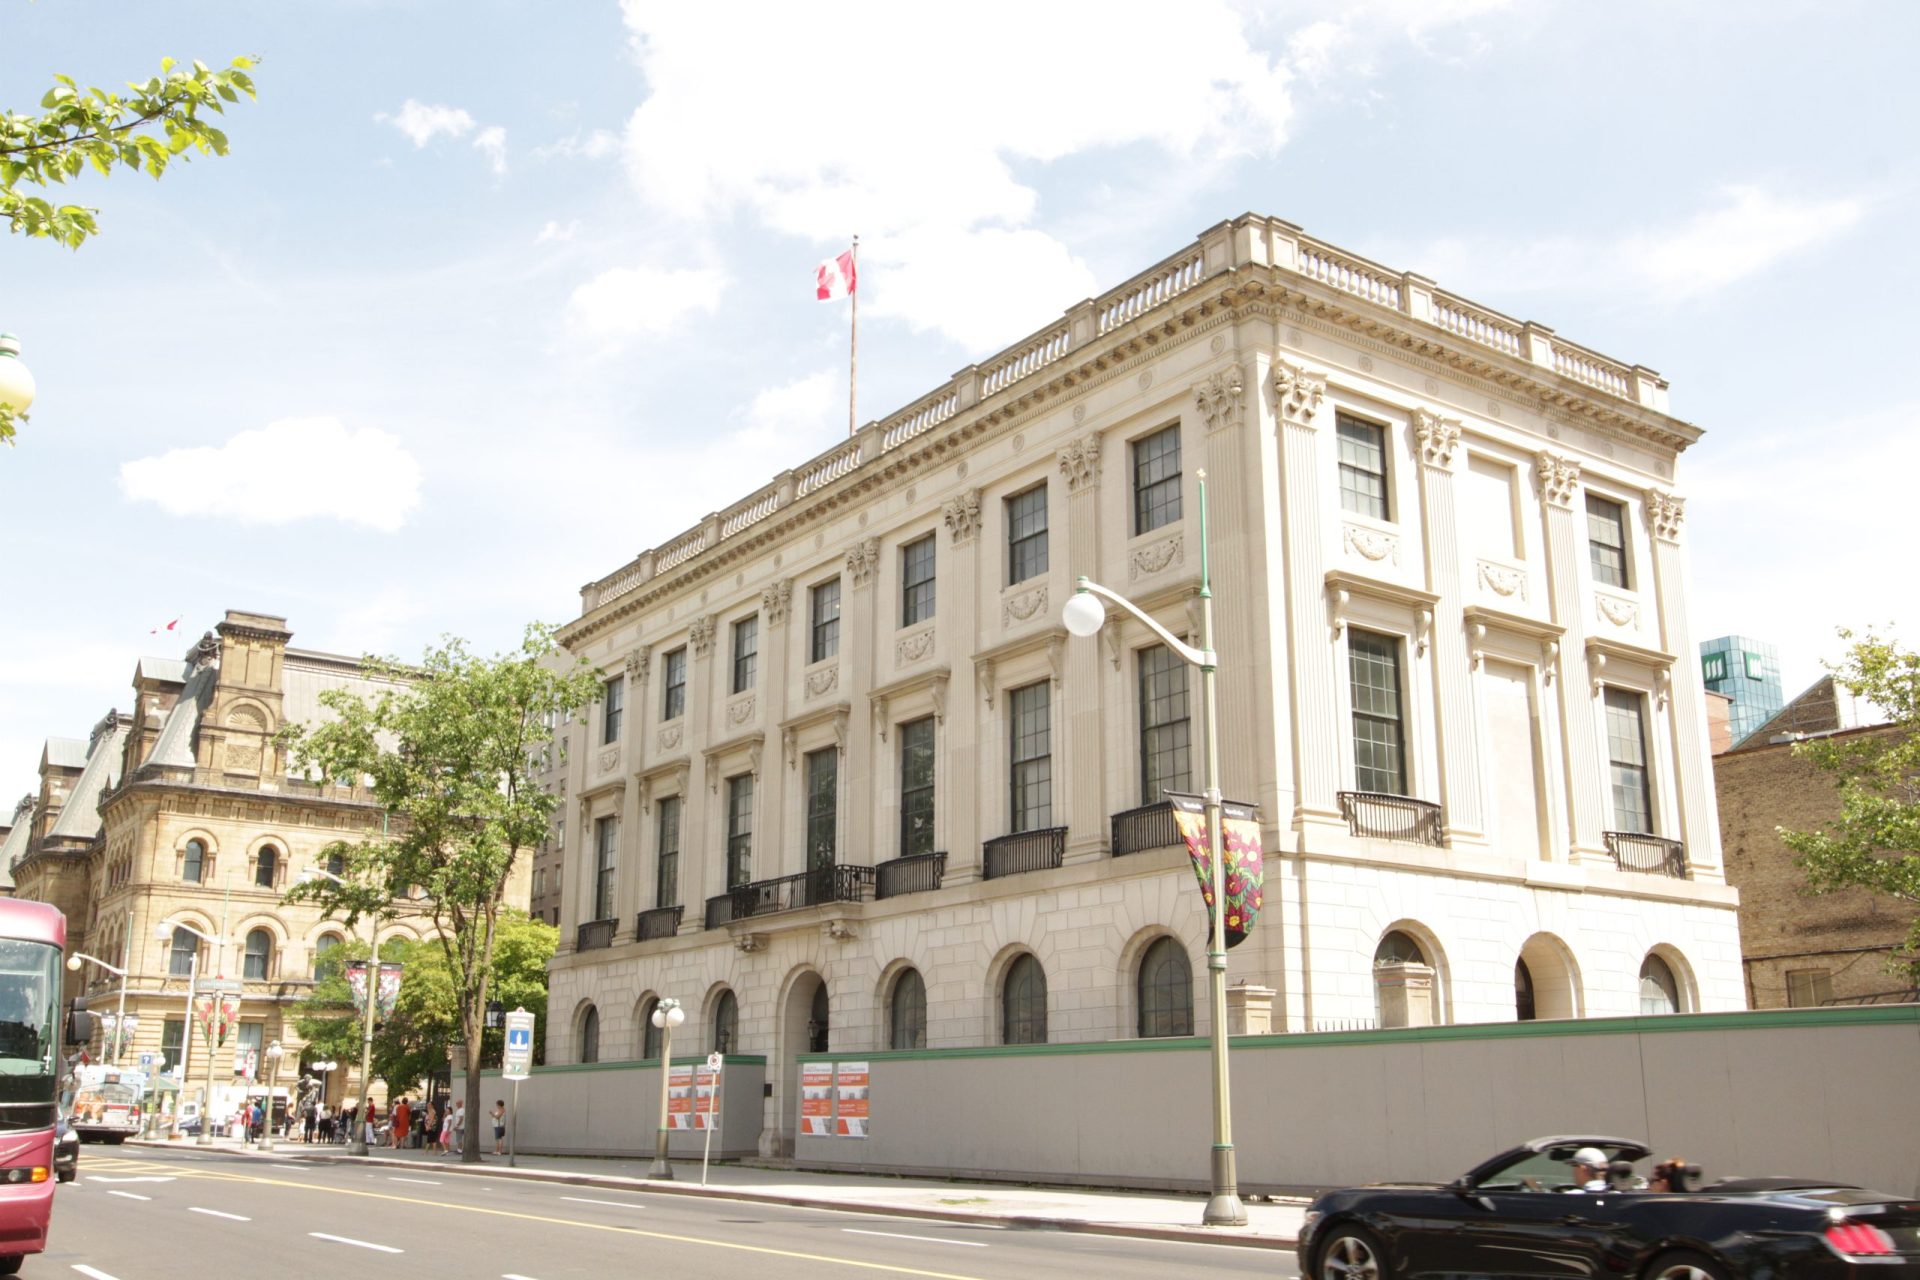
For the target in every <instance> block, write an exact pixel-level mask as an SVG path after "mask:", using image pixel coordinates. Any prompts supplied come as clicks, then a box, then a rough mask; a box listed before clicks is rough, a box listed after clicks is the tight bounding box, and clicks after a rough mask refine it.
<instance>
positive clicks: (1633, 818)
mask: <svg viewBox="0 0 1920 1280" xmlns="http://www.w3.org/2000/svg"><path fill="white" fill-rule="evenodd" d="M1646 708H1647V700H1646V698H1645V696H1643V695H1641V694H1639V693H1635V692H1633V691H1632V690H1629V689H1614V688H1611V687H1609V688H1608V689H1607V771H1608V773H1610V774H1611V775H1612V778H1613V829H1614V830H1615V831H1636V832H1646V833H1648V834H1652V832H1653V792H1652V789H1651V787H1650V786H1649V785H1648V781H1647V724H1646Z"/></svg>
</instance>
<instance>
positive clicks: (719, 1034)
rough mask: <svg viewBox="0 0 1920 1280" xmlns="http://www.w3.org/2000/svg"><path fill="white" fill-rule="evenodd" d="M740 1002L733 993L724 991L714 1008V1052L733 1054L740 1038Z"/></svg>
mask: <svg viewBox="0 0 1920 1280" xmlns="http://www.w3.org/2000/svg"><path fill="white" fill-rule="evenodd" d="M739 1024H740V1002H739V1001H738V1000H735V999H734V998H733V992H731V991H722V992H721V993H720V999H719V1000H717V1001H716V1002H715V1003H714V1006H713V1052H714V1053H732V1052H733V1049H734V1042H735V1040H737V1039H738V1038H739V1037H738V1029H739Z"/></svg>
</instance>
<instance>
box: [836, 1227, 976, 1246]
mask: <svg viewBox="0 0 1920 1280" xmlns="http://www.w3.org/2000/svg"><path fill="white" fill-rule="evenodd" d="M840 1229H841V1230H842V1231H844V1232H846V1233H847V1234H848V1235H851V1236H886V1237H887V1238H888V1239H891V1240H924V1241H926V1242H927V1243H928V1244H957V1245H961V1246H963V1247H965V1248H968V1249H984V1248H986V1247H987V1245H986V1242H985V1241H984V1240H943V1239H941V1238H940V1237H939V1236H903V1235H901V1234H900V1233H899V1232H898V1231H862V1230H861V1229H860V1228H859V1227H842V1228H840Z"/></svg>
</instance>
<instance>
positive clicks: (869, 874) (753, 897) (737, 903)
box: [707, 866, 873, 929]
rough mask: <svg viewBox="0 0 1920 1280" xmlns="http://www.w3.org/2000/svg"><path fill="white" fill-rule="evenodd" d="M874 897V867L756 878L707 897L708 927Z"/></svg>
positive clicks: (827, 869) (814, 870)
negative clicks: (770, 878) (781, 912)
mask: <svg viewBox="0 0 1920 1280" xmlns="http://www.w3.org/2000/svg"><path fill="white" fill-rule="evenodd" d="M872 896H873V868H872V867H844V866H832V867H815V868H814V869H813V870H811V871H802V872H801V873H800V874H799V875H797V876H781V877H780V878H779V879H777V880H755V881H753V882H751V883H750V884H743V885H740V886H738V887H737V888H733V889H729V890H728V891H727V892H725V893H723V894H720V895H718V896H717V897H712V898H708V899H707V928H709V929H718V928H719V927H720V926H721V925H724V924H726V923H727V922H728V921H729V920H747V919H751V918H752V917H754V916H767V915H773V914H774V913H775V912H779V911H798V910H799V909H800V908H802V907H814V906H818V905H820V904H821V903H823V902H860V901H863V900H864V899H867V898H870V897H872Z"/></svg>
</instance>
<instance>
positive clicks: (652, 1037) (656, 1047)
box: [635, 996, 660, 1060]
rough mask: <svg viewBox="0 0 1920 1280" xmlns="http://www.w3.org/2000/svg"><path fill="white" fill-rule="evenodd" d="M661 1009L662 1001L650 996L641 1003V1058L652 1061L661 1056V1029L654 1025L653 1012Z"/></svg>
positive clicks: (638, 1015)
mask: <svg viewBox="0 0 1920 1280" xmlns="http://www.w3.org/2000/svg"><path fill="white" fill-rule="evenodd" d="M659 1007H660V1001H659V999H658V998H656V997H654V996H648V997H647V998H646V999H644V1000H642V1001H641V1002H640V1012H639V1013H638V1014H637V1015H635V1016H636V1017H638V1018H639V1019H640V1056H641V1057H642V1058H643V1059H647V1060H652V1059H654V1058H657V1057H659V1056H660V1028H658V1027H656V1026H654V1025H653V1011H654V1010H655V1009H657V1008H659Z"/></svg>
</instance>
